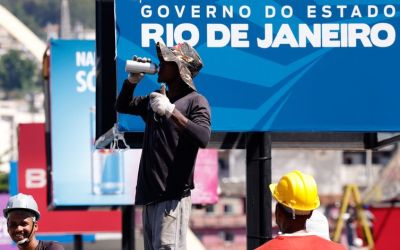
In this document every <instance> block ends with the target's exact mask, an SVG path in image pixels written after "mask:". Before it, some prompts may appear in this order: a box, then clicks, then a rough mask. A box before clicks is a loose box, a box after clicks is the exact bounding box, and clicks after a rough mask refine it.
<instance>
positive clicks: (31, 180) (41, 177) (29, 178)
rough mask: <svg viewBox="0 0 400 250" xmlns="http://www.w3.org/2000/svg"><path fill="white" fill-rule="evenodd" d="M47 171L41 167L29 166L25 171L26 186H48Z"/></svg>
mask: <svg viewBox="0 0 400 250" xmlns="http://www.w3.org/2000/svg"><path fill="white" fill-rule="evenodd" d="M46 184H47V180H46V171H45V170H44V169H41V168H29V169H27V170H26V172H25V186H26V188H44V187H46Z"/></svg>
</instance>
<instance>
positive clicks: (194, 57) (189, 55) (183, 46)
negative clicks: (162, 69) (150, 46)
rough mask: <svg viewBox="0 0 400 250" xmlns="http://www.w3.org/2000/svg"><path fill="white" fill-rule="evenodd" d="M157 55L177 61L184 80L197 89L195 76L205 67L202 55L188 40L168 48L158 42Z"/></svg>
mask: <svg viewBox="0 0 400 250" xmlns="http://www.w3.org/2000/svg"><path fill="white" fill-rule="evenodd" d="M156 48H157V56H158V59H159V60H160V61H166V62H175V63H176V64H177V65H178V68H179V74H180V75H181V78H182V80H183V81H184V82H185V83H186V84H187V85H189V87H190V88H192V89H193V90H196V86H195V85H194V83H193V78H194V77H195V76H196V75H197V74H198V73H199V71H200V70H201V68H202V67H203V62H202V61H201V58H200V55H199V54H198V53H197V51H196V50H195V49H194V48H193V47H192V46H190V45H189V44H188V43H187V42H183V43H179V44H177V45H175V46H174V47H171V48H168V47H167V46H165V45H164V44H163V43H161V42H157V45H156Z"/></svg>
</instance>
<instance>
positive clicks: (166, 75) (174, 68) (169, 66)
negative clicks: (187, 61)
mask: <svg viewBox="0 0 400 250" xmlns="http://www.w3.org/2000/svg"><path fill="white" fill-rule="evenodd" d="M159 67H160V68H159V70H158V79H157V81H158V82H165V83H169V82H172V81H174V80H175V79H176V78H177V77H179V76H180V75H179V69H178V65H177V64H176V63H175V62H166V61H160V65H159Z"/></svg>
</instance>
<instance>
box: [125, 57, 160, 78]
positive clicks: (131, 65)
mask: <svg viewBox="0 0 400 250" xmlns="http://www.w3.org/2000/svg"><path fill="white" fill-rule="evenodd" d="M125 71H126V72H130V73H146V74H152V75H153V74H156V73H157V72H158V66H157V64H155V63H151V62H138V61H133V60H126V64H125Z"/></svg>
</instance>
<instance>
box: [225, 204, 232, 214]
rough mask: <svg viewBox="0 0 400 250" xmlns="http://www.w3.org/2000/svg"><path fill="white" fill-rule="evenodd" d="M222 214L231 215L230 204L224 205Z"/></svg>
mask: <svg viewBox="0 0 400 250" xmlns="http://www.w3.org/2000/svg"><path fill="white" fill-rule="evenodd" d="M224 213H226V214H232V213H233V206H232V205H231V204H225V205H224Z"/></svg>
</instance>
